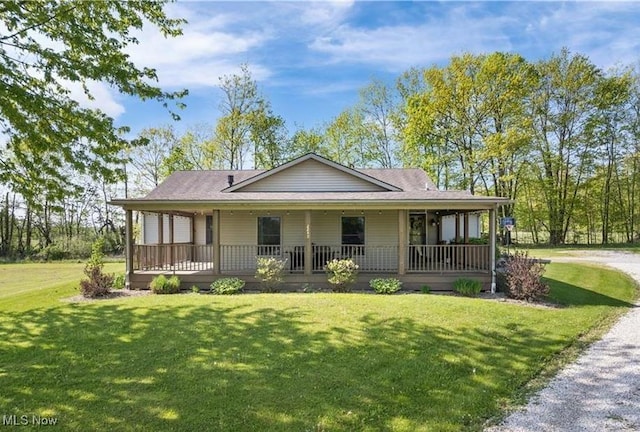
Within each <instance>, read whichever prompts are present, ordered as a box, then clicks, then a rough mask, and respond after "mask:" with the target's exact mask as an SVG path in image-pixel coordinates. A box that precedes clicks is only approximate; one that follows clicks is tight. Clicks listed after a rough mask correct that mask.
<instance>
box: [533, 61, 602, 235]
mask: <svg viewBox="0 0 640 432" xmlns="http://www.w3.org/2000/svg"><path fill="white" fill-rule="evenodd" d="M536 69H537V71H538V74H539V75H540V85H539V87H538V88H537V90H536V94H535V96H534V98H533V100H532V110H531V118H532V119H533V130H534V132H535V133H534V136H533V140H534V160H535V161H536V163H535V164H534V169H535V170H536V174H537V177H538V180H539V181H540V183H541V185H542V186H543V187H542V192H543V195H544V200H545V204H546V207H547V214H548V217H547V220H546V225H547V229H548V231H549V241H550V243H551V244H553V245H557V244H561V243H564V242H565V239H566V236H567V232H568V230H569V228H570V226H571V221H572V217H573V212H574V207H575V205H576V202H577V199H578V191H579V189H580V185H581V184H582V183H583V181H584V180H585V177H586V175H587V174H588V173H589V172H590V170H591V168H592V166H593V155H594V151H593V150H594V149H593V146H592V145H590V143H589V141H588V140H587V137H586V134H585V127H586V125H587V122H588V120H589V119H590V118H591V116H592V115H593V114H594V110H595V108H596V106H595V94H596V89H597V85H598V82H599V80H600V78H601V72H600V71H599V70H598V69H597V68H596V67H595V66H594V65H593V64H592V63H591V62H590V61H589V59H588V58H587V57H585V56H582V55H578V54H573V55H572V54H571V53H570V52H569V51H568V50H566V49H564V50H562V51H561V52H560V53H559V54H557V55H554V56H552V57H551V58H550V59H549V60H545V61H541V62H540V63H538V64H537V65H536Z"/></svg>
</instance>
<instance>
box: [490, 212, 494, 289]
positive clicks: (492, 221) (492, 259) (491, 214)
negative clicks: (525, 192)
mask: <svg viewBox="0 0 640 432" xmlns="http://www.w3.org/2000/svg"><path fill="white" fill-rule="evenodd" d="M489 262H490V264H489V267H490V268H491V292H492V293H495V292H496V207H495V206H494V207H493V208H492V209H490V210H489Z"/></svg>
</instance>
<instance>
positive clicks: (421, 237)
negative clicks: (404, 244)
mask: <svg viewBox="0 0 640 432" xmlns="http://www.w3.org/2000/svg"><path fill="white" fill-rule="evenodd" d="M409 244H410V245H425V244H427V215H425V214H412V215H409Z"/></svg>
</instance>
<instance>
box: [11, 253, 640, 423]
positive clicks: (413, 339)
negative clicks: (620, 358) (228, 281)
mask: <svg viewBox="0 0 640 432" xmlns="http://www.w3.org/2000/svg"><path fill="white" fill-rule="evenodd" d="M120 266H122V264H120ZM3 267H4V269H3V270H4V273H3V274H2V275H3V276H2V277H3V278H4V277H6V275H8V274H10V273H11V271H12V269H10V267H11V266H3ZM0 268H1V267H0ZM21 269H22V267H20V265H13V270H14V271H15V275H14V277H18V275H22V274H23V271H22V270H21ZM111 271H113V270H111ZM79 272H81V267H80V270H79ZM547 274H548V276H549V278H550V279H551V282H552V284H553V290H552V293H551V296H552V298H554V299H555V300H556V301H558V302H560V303H563V304H565V305H567V306H568V307H564V308H558V309H550V308H546V309H545V308H536V307H529V306H521V305H517V304H508V303H501V302H496V301H489V300H481V299H468V298H461V297H454V296H444V295H421V294H411V295H394V296H376V295H370V294H257V295H255V294H251V295H240V296H229V297H223V296H214V295H198V294H184V295H167V296H145V297H134V298H119V299H113V300H101V301H97V302H89V303H72V304H69V303H64V302H60V301H59V298H60V297H65V296H69V295H73V294H75V293H76V292H77V291H76V290H75V288H74V286H73V284H66V285H62V286H60V285H58V287H57V288H53V289H52V288H49V287H48V286H46V285H44V284H40V285H39V289H38V287H36V286H34V287H33V290H32V291H27V292H20V291H23V290H24V288H19V287H18V288H16V291H18V293H17V294H15V295H9V294H7V291H8V290H4V291H5V295H4V296H3V297H1V298H0V310H2V311H3V313H2V314H1V315H0V388H1V389H2V391H1V392H0V412H1V413H2V414H3V415H17V416H20V415H28V416H29V419H31V416H32V415H39V416H48V417H57V418H58V425H60V426H61V427H62V430H82V431H84V430H117V431H120V430H124V431H129V430H131V431H134V430H140V431H142V430H145V431H146V430H152V431H156V430H221V431H262V430H264V431H267V430H268V431H379V430H389V431H421V430H422V431H432V430H438V431H447V430H451V431H457V430H460V429H472V430H474V429H480V428H481V426H482V424H483V423H484V422H485V420H486V419H488V418H490V417H493V416H495V415H498V414H499V413H500V412H501V410H502V409H503V408H504V407H505V406H507V405H509V404H510V403H511V402H512V401H513V400H514V399H518V398H519V397H520V396H521V394H522V391H523V388H524V387H525V385H526V384H527V383H528V382H529V381H530V380H531V379H532V378H534V377H536V376H538V375H539V373H540V372H541V369H542V368H543V367H544V366H545V365H546V364H547V363H548V362H549V361H550V360H551V359H553V358H556V357H557V355H558V353H559V352H561V351H563V350H564V349H565V348H566V347H568V346H571V345H575V343H576V341H578V340H579V339H583V338H584V334H585V333H587V334H588V335H593V334H597V333H598V332H601V331H602V329H603V327H604V326H605V325H606V324H605V323H608V322H610V321H611V318H610V317H611V316H612V315H617V314H620V313H622V312H624V311H625V310H626V309H627V308H628V307H630V305H631V304H630V302H631V301H632V299H633V298H634V296H635V289H634V286H633V284H632V283H631V282H630V280H629V279H627V278H626V277H624V276H622V275H620V274H618V273H615V272H612V271H609V270H605V269H601V268H597V267H585V266H577V265H569V264H552V265H550V266H548V273H547ZM28 276H29V275H28V273H27V272H25V278H28ZM52 292H54V293H55V294H52ZM34 293H37V294H38V297H34ZM607 317H609V319H607ZM594 328H595V330H592V331H591V332H589V331H588V330H589V329H594ZM25 429H26V428H24V427H21V428H20V430H25Z"/></svg>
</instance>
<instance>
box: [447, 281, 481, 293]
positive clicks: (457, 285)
mask: <svg viewBox="0 0 640 432" xmlns="http://www.w3.org/2000/svg"><path fill="white" fill-rule="evenodd" d="M453 289H454V291H455V292H457V293H459V294H462V295H463V296H467V297H475V296H477V295H478V294H479V293H480V291H481V290H482V283H481V282H480V281H477V280H472V279H458V280H456V281H455V282H454V283H453Z"/></svg>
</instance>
